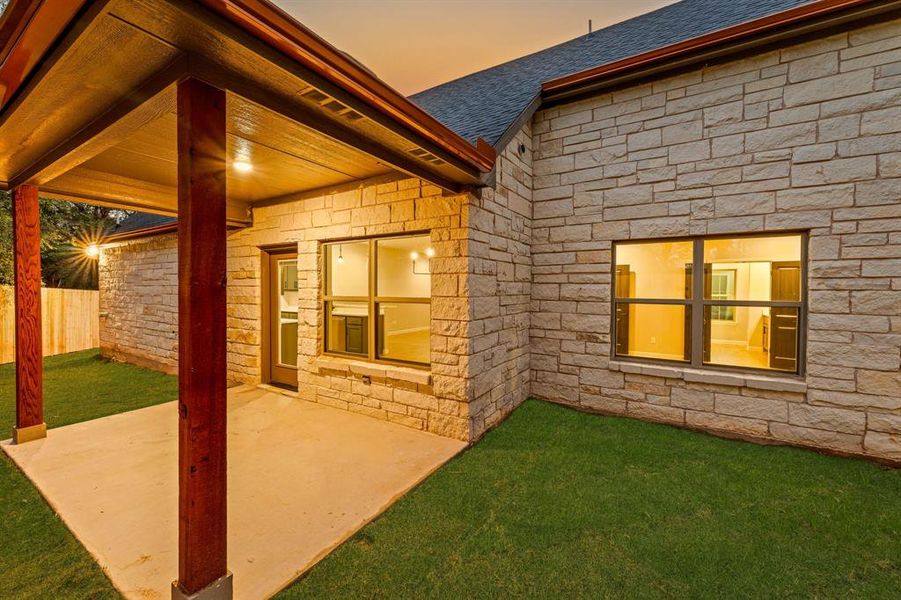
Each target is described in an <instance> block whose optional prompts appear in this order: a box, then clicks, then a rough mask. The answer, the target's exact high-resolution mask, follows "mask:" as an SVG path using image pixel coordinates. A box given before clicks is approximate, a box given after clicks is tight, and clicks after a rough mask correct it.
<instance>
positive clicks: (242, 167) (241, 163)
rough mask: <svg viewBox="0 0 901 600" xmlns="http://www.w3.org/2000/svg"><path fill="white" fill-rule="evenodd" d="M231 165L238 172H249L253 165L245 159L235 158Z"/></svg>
mask: <svg viewBox="0 0 901 600" xmlns="http://www.w3.org/2000/svg"><path fill="white" fill-rule="evenodd" d="M232 167H234V168H235V171H238V172H240V173H250V172H251V171H253V165H252V164H250V163H249V162H247V161H246V160H236V161H235V162H233V163H232Z"/></svg>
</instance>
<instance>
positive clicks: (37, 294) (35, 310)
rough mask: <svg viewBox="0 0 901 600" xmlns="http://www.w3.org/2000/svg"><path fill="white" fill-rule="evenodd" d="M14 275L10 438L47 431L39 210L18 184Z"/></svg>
mask: <svg viewBox="0 0 901 600" xmlns="http://www.w3.org/2000/svg"><path fill="white" fill-rule="evenodd" d="M12 203H13V237H14V238H15V244H14V245H15V279H16V282H15V283H16V294H15V296H16V426H15V428H14V429H13V442H14V443H16V444H22V443H25V442H29V441H31V440H37V439H41V438H43V437H46V435H47V425H46V424H44V390H43V387H44V386H43V369H44V358H43V356H44V355H43V352H44V349H43V346H42V343H41V213H40V208H39V205H38V189H37V188H36V187H34V186H31V185H22V186H19V187H17V188H15V189H14V190H13V192H12Z"/></svg>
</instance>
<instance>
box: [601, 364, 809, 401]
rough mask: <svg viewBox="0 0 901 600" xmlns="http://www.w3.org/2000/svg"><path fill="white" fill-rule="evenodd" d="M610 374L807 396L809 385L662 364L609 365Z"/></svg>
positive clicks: (799, 380)
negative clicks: (617, 372)
mask: <svg viewBox="0 0 901 600" xmlns="http://www.w3.org/2000/svg"><path fill="white" fill-rule="evenodd" d="M607 368H608V369H610V370H611V371H619V372H621V373H630V374H633V375H647V376H649V377H665V378H666V379H681V380H682V381H685V382H687V383H703V384H710V385H728V386H734V387H747V388H755V389H759V390H768V391H773V392H794V393H805V392H807V382H806V381H805V380H804V379H802V378H800V377H798V376H793V375H789V376H774V375H762V374H759V373H758V372H755V373H754V374H752V373H750V372H747V373H741V372H736V371H735V370H726V369H710V368H703V369H695V368H693V367H687V366H686V367H681V366H664V365H662V364H649V363H647V362H638V361H635V362H632V361H631V359H630V360H629V361H625V360H614V361H610V363H609V364H608V366H607Z"/></svg>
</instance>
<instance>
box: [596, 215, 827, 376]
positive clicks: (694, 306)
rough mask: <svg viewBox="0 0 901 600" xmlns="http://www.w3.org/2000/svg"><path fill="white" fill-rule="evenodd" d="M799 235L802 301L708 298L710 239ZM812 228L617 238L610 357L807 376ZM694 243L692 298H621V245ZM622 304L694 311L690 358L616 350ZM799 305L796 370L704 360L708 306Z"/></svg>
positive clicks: (631, 360)
mask: <svg viewBox="0 0 901 600" xmlns="http://www.w3.org/2000/svg"><path fill="white" fill-rule="evenodd" d="M772 237H799V238H800V243H801V248H800V250H801V257H800V262H801V282H800V299H799V300H798V301H771V300H714V299H712V298H711V299H706V298H704V276H703V273H704V242H705V241H707V240H730V239H742V238H772ZM809 237H810V234H809V232H808V231H792V230H787V231H761V232H757V233H733V234H717V235H707V236H681V237H666V238H641V239H622V240H615V241H614V242H613V244H612V248H611V271H610V273H611V279H610V297H611V298H610V359H611V360H617V361H628V362H642V363H650V364H659V365H668V366H680V367H687V368H692V369H703V370H710V371H726V372H740V373H753V374H759V375H769V376H772V377H795V378H802V377H804V374H805V371H806V366H807V312H808V308H807V307H808V300H807V292H808V240H809ZM666 242H691V243H692V263H691V264H692V280H691V298H684V299H673V298H658V299H654V298H617V295H616V294H617V290H616V266H617V265H616V250H617V247H618V246H621V245H626V244H641V243H666ZM622 304H652V305H655V304H656V305H661V304H668V305H677V306H684V307H686V310H690V311H691V330H690V331H686V332H685V335H687V336H690V337H691V357H690V360H670V359H663V358H650V357H642V356H629V355H621V354H617V353H616V347H617V339H616V308H617V305H622ZM714 305H715V306H734V307H765V308H796V309H797V310H798V339H797V346H798V359H797V365H796V370H795V371H781V370H777V369H762V368H755V367H744V366H738V365H718V364H709V363H705V362H704V342H703V339H704V309H705V307H706V306H714Z"/></svg>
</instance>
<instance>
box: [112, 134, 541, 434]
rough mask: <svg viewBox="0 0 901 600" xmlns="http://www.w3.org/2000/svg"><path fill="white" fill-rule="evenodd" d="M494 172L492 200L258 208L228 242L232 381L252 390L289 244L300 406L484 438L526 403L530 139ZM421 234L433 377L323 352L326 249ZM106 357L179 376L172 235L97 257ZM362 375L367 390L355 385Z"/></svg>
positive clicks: (408, 187)
mask: <svg viewBox="0 0 901 600" xmlns="http://www.w3.org/2000/svg"><path fill="white" fill-rule="evenodd" d="M516 141H517V144H519V143H522V144H523V145H524V146H525V148H526V152H525V155H524V156H519V155H518V153H516V152H513V151H510V152H507V153H505V154H504V155H503V156H502V157H501V159H500V161H499V164H498V185H497V186H496V190H495V189H492V190H487V191H486V192H485V193H483V194H481V196H480V197H477V196H474V195H471V194H461V195H446V194H443V193H442V192H441V190H439V189H438V188H436V187H434V186H432V185H429V184H427V183H424V182H422V181H420V180H418V179H409V178H403V177H385V178H381V179H379V180H373V181H366V182H359V183H356V184H353V185H349V186H345V187H343V188H340V189H337V190H334V191H333V192H331V193H328V194H324V195H323V194H319V195H304V196H298V197H297V198H296V199H291V201H288V202H284V203H280V204H277V205H272V206H264V207H258V208H256V209H255V210H254V214H253V226H252V227H249V228H246V229H242V230H239V231H236V232H233V233H231V234H230V235H229V239H228V270H229V284H228V313H227V314H228V372H229V378H230V380H233V381H239V382H246V383H259V382H260V381H261V379H262V377H263V365H262V357H263V351H262V343H263V330H262V316H263V307H262V290H261V285H262V273H263V271H262V265H263V260H264V254H263V250H261V249H262V248H267V247H273V246H285V245H289V246H291V247H294V246H296V248H297V252H298V276H299V288H300V300H299V316H300V318H299V331H298V338H299V341H298V346H299V360H298V389H299V395H300V397H301V398H304V399H307V400H311V401H315V402H320V403H323V404H328V405H330V406H335V407H339V408H343V409H346V410H350V411H354V412H359V413H363V414H366V415H369V416H373V417H377V418H381V419H385V420H389V421H393V422H397V423H401V424H403V425H407V426H410V427H415V428H417V429H424V430H427V431H431V432H434V433H438V434H441V435H446V436H450V437H455V438H458V439H464V440H471V439H475V438H477V437H479V436H480V435H481V434H482V433H484V431H485V430H486V429H487V427H489V426H490V425H492V424H494V423H496V422H497V421H498V420H499V419H500V418H502V417H503V416H504V415H506V414H508V413H509V412H510V411H511V410H512V409H513V408H514V407H515V406H517V405H518V404H519V403H520V402H522V400H524V399H525V398H526V397H527V396H528V393H529V375H530V374H529V352H528V348H529V296H528V293H529V280H530V268H531V259H530V257H529V240H530V236H531V228H530V217H531V205H530V200H531V198H530V192H529V186H530V181H529V176H530V174H529V169H530V167H529V158H530V154H531V139H530V138H529V132H528V128H526V129H525V130H524V131H523V132H521V133H520V134H519V136H518V137H517V138H516ZM421 231H429V232H431V237H432V246H433V248H434V249H435V252H436V255H435V257H434V258H433V259H432V260H431V266H432V277H431V281H432V300H431V302H432V323H431V328H432V331H431V344H432V365H431V369H430V370H428V371H424V370H420V369H414V368H404V367H393V366H386V365H380V364H373V363H367V362H365V361H360V360H350V359H345V358H340V357H332V356H323V355H322V336H323V332H324V314H323V313H324V311H323V309H322V306H323V304H322V301H321V287H322V280H321V275H322V268H321V265H322V262H323V255H322V254H323V253H322V244H321V243H322V242H324V241H328V240H332V239H339V238H349V237H353V238H356V237H370V236H380V235H388V234H397V233H403V232H421ZM101 290H102V293H101V302H102V312H103V313H104V314H105V317H104V319H103V322H102V327H101V329H102V336H101V337H102V349H103V352H104V353H105V354H107V355H109V356H112V357H114V358H119V359H123V360H128V361H130V362H137V363H139V364H144V365H147V366H151V367H154V368H161V369H164V370H167V371H170V372H174V371H176V370H177V366H176V365H177V351H178V350H177V252H176V237H175V234H170V235H165V236H157V237H152V238H142V239H138V240H134V241H130V242H124V243H122V244H118V245H115V246H113V247H111V248H108V249H105V250H104V252H103V256H102V259H101ZM364 376H365V377H366V378H368V379H366V380H364Z"/></svg>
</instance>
